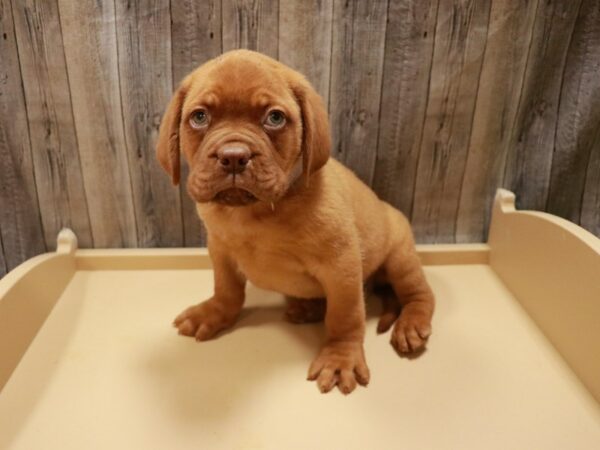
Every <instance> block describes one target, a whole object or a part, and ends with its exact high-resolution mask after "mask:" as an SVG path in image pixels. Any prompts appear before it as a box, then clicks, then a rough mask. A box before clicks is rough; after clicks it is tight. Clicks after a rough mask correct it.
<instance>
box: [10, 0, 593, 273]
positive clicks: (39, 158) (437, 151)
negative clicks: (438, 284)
mask: <svg viewBox="0 0 600 450" xmlns="http://www.w3.org/2000/svg"><path fill="white" fill-rule="evenodd" d="M240 47H244V48H250V49H253V50H258V51H261V52H263V53H266V54H268V55H270V56H273V57H275V58H279V59H280V60H281V61H283V62H285V63H286V64H288V65H290V66H292V67H294V68H296V69H298V70H300V71H302V72H303V73H304V74H306V76H307V77H308V78H309V79H310V80H311V82H312V83H313V84H314V86H315V87H316V89H317V91H318V92H319V93H320V94H321V95H322V96H323V97H324V99H325V103H326V104H327V105H328V108H329V112H330V116H331V123H332V128H333V133H334V138H333V142H334V147H333V156H334V157H336V158H338V159H339V160H341V161H343V162H344V163H346V164H347V165H349V166H350V167H351V168H352V169H354V171H355V172H356V173H357V174H358V175H359V176H360V177H361V178H362V179H363V180H364V181H365V182H367V183H368V184H370V185H371V186H373V188H374V189H375V190H376V192H377V193H378V194H379V195H380V196H381V197H382V198H384V199H385V200H387V201H389V202H390V203H392V204H394V205H395V206H397V207H398V208H399V209H401V210H402V211H403V212H404V213H405V214H407V215H408V216H409V217H410V218H411V220H412V223H413V227H414V230H415V234H416V236H417V239H418V241H420V242H433V243H435V242H475V241H482V240H484V239H485V238H486V229H487V227H488V225H489V215H490V205H491V200H492V197H493V193H494V191H495V189H496V188H497V187H500V186H502V187H506V188H508V189H511V190H514V191H515V192H516V193H517V198H518V203H519V204H518V206H519V207H521V208H534V209H539V210H547V211H550V212H552V213H554V214H558V215H560V216H563V217H566V218H568V219H569V220H572V221H573V222H576V223H580V224H581V225H583V226H584V227H586V228H587V229H589V230H590V231H592V232H593V233H595V234H597V235H600V77H599V76H598V73H599V72H600V0H551V1H546V0H419V1H417V0H365V1H363V0H285V1H283V0H207V1H202V2H197V1H192V0H182V1H174V0H116V1H115V0H81V1H77V2H73V1H71V0H45V1H41V0H0V202H1V203H0V275H2V274H4V273H6V271H8V270H10V269H11V268H13V267H15V266H16V265H17V264H18V263H20V262H21V261H23V260H24V259H27V258H29V257H31V256H33V255H35V254H38V253H41V252H44V251H47V250H52V249H53V248H54V246H55V242H54V241H55V238H56V234H57V233H58V231H59V230H60V228H62V227H65V226H67V227H70V228H72V229H73V230H74V231H75V233H76V234H77V236H78V238H79V241H80V244H81V246H82V247H100V248H101V247H115V246H116V247H132V246H141V247H148V246H182V245H186V246H198V245H202V244H203V243H204V242H205V235H204V232H203V230H202V227H201V224H200V222H199V220H198V218H197V217H196V215H195V212H194V205H193V203H192V202H191V201H190V200H189V198H188V197H187V194H186V193H185V189H183V188H180V189H177V188H173V187H172V186H171V185H170V183H169V180H168V177H166V176H165V175H164V174H163V173H162V172H161V169H160V168H159V166H158V164H157V163H156V161H155V159H154V143H155V141H156V135H157V130H158V125H159V123H160V117H161V114H162V112H163V110H164V107H165V106H166V104H167V101H168V99H169V97H170V95H171V93H172V92H173V91H174V90H175V89H176V88H177V85H178V83H179V82H180V80H181V79H182V78H183V77H184V76H185V74H186V73H188V72H189V71H191V70H192V69H193V68H195V67H196V66H197V65H198V64H201V63H202V62H204V61H206V60H208V59H210V58H212V57H214V56H217V55H219V54H220V53H222V52H223V51H227V50H230V49H235V48H240ZM186 173H187V171H186V169H185V168H184V169H183V174H184V176H185V174H186Z"/></svg>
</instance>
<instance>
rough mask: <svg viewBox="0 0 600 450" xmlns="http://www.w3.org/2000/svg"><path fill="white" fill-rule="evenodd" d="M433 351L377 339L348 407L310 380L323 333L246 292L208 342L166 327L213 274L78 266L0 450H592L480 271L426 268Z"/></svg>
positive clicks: (20, 386) (523, 318) (369, 344)
mask: <svg viewBox="0 0 600 450" xmlns="http://www.w3.org/2000/svg"><path fill="white" fill-rule="evenodd" d="M426 274H427V277H428V279H429V281H430V283H431V285H432V287H433V289H434V291H435V293H436V297H437V301H438V306H437V312H436V315H435V318H434V324H433V325H434V334H433V336H432V337H431V339H430V343H429V349H428V350H427V351H426V352H425V354H423V355H422V356H421V357H419V358H417V359H413V360H409V359H406V358H399V357H397V356H396V354H395V353H394V352H393V350H392V348H391V346H390V345H389V343H388V340H389V336H388V335H384V336H378V335H377V334H376V332H375V325H376V312H377V309H378V305H377V302H373V301H371V302H369V309H370V310H371V311H370V313H369V321H368V327H367V339H366V344H365V348H366V354H367V361H368V363H369V365H370V368H371V373H372V380H371V384H370V386H369V387H368V388H367V389H363V388H359V389H358V390H357V391H356V392H355V393H353V394H352V395H350V396H348V397H344V396H342V395H341V394H340V393H338V392H337V391H336V392H333V393H331V394H329V395H321V394H320V393H319V392H318V390H317V388H316V386H315V385H314V383H310V382H307V381H304V379H305V377H306V371H307V369H308V365H309V363H310V361H311V359H312V358H313V357H314V356H315V354H316V352H317V350H318V348H319V345H320V342H321V341H322V339H323V336H324V332H323V325H322V324H314V325H292V324H288V323H286V322H285V321H283V319H282V315H283V302H282V299H281V297H280V296H279V295H277V294H273V293H269V292H265V291H260V290H258V289H255V288H252V287H249V288H248V301H247V306H246V310H245V312H244V314H243V316H242V318H241V320H240V321H239V323H238V324H237V326H236V327H235V328H234V329H233V330H231V331H229V332H227V333H225V334H223V335H222V336H220V337H219V338H218V339H216V340H214V341H209V342H204V343H196V342H194V341H193V340H192V339H189V338H184V337H180V336H178V335H177V333H176V332H175V329H174V328H172V327H171V325H170V323H171V320H172V319H173V318H174V317H175V315H176V314H177V313H179V312H180V310H182V309H183V308H184V307H186V306H188V305H190V304H192V303H195V302H197V301H199V300H201V299H204V298H206V297H207V296H209V295H210V293H211V290H212V273H211V272H210V271H202V270H189V271H186V270H178V271H80V272H77V273H76V274H75V276H74V278H73V279H72V281H71V282H70V284H69V286H68V287H67V289H66V290H65V291H64V293H63V295H62V296H61V298H60V299H59V301H58V303H57V305H56V306H55V308H54V309H53V311H52V313H51V314H50V316H49V318H48V319H47V321H46V323H45V324H44V326H43V328H42V329H41V330H40V332H39V333H38V335H37V336H36V338H35V340H34V342H33V343H32V345H31V346H30V348H29V349H28V351H27V353H26V355H25V356H24V358H23V359H22V361H21V363H20V365H19V367H18V368H17V369H16V371H15V372H14V374H13V376H12V378H11V379H10V380H9V382H8V384H7V385H6V386H5V389H4V390H3V391H2V393H1V394H0V448H18V449H32V448H61V449H65V448H86V449H91V448H144V449H151V448H156V449H164V448H177V449H184V448H207V449H218V448H227V449H232V448H233V449H235V448H240V449H241V448H244V449H246V448H248V449H250V448H252V449H254V448H267V449H278V450H279V449H296V448H297V449H307V448H327V449H336V448H344V449H366V448H377V449H387V448H400V447H402V448H427V449H431V448H461V449H464V448H475V447H477V448H486V449H494V448H498V449H506V448H530V449H533V448H544V449H551V448H556V449H565V448H569V449H576V448H582V449H589V448H600V411H599V409H598V406H597V404H596V403H595V402H594V400H593V399H592V398H591V396H590V395H589V394H588V393H587V391H585V390H584V388H583V387H582V386H581V385H580V383H579V381H578V380H577V379H576V378H575V376H574V375H573V373H572V372H571V371H570V369H569V368H568V367H567V366H566V364H565V363H564V362H563V361H562V359H561V358H560V357H559V356H558V354H557V353H556V352H555V350H554V349H553V348H552V347H551V345H550V344H549V343H548V342H547V341H546V340H545V338H544V336H543V335H542V334H541V333H540V332H539V330H538V329H537V328H536V327H535V325H534V324H533V323H532V322H531V321H530V319H529V318H528V316H527V315H526V314H525V313H524V311H523V310H522V309H521V307H520V306H519V305H518V303H517V302H516V301H515V300H514V298H513V297H512V296H511V294H510V293H509V292H508V291H507V290H506V288H505V287H504V286H503V285H502V283H501V282H500V281H499V280H498V279H497V277H496V276H495V274H494V273H493V271H492V270H491V269H490V268H489V267H488V266H483V265H466V266H431V267H426Z"/></svg>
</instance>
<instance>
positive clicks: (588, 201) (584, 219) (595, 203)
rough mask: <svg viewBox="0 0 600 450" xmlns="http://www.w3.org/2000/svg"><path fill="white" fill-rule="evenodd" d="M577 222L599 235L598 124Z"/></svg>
mask: <svg viewBox="0 0 600 450" xmlns="http://www.w3.org/2000/svg"><path fill="white" fill-rule="evenodd" d="M579 223H580V224H581V226H582V227H584V228H585V229H587V230H589V231H590V232H592V233H594V234H595V235H596V236H598V237H600V124H598V125H597V127H596V138H595V139H594V143H593V145H592V151H591V153H590V160H589V164H588V167H587V174H586V178H585V186H584V191H583V201H582V203H581V217H580V219H579Z"/></svg>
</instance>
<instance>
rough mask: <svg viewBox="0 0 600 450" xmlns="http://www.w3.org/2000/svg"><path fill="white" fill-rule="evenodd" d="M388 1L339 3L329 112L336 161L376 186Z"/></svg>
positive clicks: (335, 9) (337, 4) (334, 8)
mask: <svg viewBox="0 0 600 450" xmlns="http://www.w3.org/2000/svg"><path fill="white" fill-rule="evenodd" d="M387 6H388V5H387V1H386V0H369V1H359V0H350V1H342V0H336V1H335V2H334V6H333V40H332V49H331V55H332V58H331V85H330V88H329V89H330V91H329V113H330V119H331V126H332V129H333V143H332V144H333V147H332V156H334V157H335V158H337V159H339V160H340V161H342V162H343V163H345V164H346V165H347V166H348V167H350V168H351V169H352V170H353V171H354V172H355V173H356V174H357V175H358V176H359V177H360V178H361V179H362V180H363V181H364V182H366V183H367V184H369V185H370V184H371V182H372V179H373V176H374V172H375V159H376V149H377V134H378V120H379V106H380V102H381V80H382V77H383V56H384V45H385V30H386V21H387Z"/></svg>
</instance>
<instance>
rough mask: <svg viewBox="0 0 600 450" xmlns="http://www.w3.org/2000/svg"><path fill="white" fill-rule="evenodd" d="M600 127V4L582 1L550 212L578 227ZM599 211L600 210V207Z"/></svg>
mask: <svg viewBox="0 0 600 450" xmlns="http://www.w3.org/2000/svg"><path fill="white" fill-rule="evenodd" d="M599 126H600V0H583V2H582V4H581V8H580V10H579V16H578V18H577V22H576V24H575V29H574V31H573V37H572V39H571V44H570V46H569V51H568V54H567V59H566V62H565V70H564V76H563V81H562V88H561V93H560V102H559V108H558V121H557V124H556V142H555V144H554V145H555V148H554V154H553V158H552V171H551V175H550V187H549V196H548V204H547V211H548V212H551V213H553V214H556V215H559V216H561V217H564V218H566V219H568V220H570V221H572V222H576V223H577V222H578V221H579V220H580V217H581V208H582V199H583V194H584V189H585V183H586V172H587V169H588V164H589V162H590V154H591V151H592V146H593V144H594V140H595V138H596V136H597V134H598V127H599ZM597 206H598V207H600V205H597Z"/></svg>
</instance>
